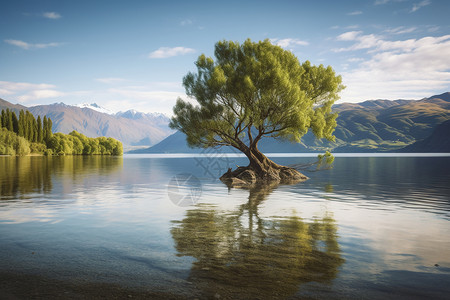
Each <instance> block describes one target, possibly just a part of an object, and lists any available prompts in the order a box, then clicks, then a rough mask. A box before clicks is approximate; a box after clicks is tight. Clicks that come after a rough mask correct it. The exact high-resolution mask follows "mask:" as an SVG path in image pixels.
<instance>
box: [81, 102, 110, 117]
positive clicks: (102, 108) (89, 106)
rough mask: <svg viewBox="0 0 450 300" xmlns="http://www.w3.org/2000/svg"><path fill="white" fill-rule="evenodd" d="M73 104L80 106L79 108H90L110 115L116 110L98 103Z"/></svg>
mask: <svg viewBox="0 0 450 300" xmlns="http://www.w3.org/2000/svg"><path fill="white" fill-rule="evenodd" d="M73 106H76V107H79V108H90V109H92V110H95V111H98V112H101V113H104V114H108V115H114V112H112V111H111V110H109V109H107V108H105V107H102V106H100V105H98V104H97V103H81V104H75V105H73Z"/></svg>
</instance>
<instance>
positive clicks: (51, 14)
mask: <svg viewBox="0 0 450 300" xmlns="http://www.w3.org/2000/svg"><path fill="white" fill-rule="evenodd" d="M42 16H43V17H44V18H47V19H60V18H61V15H60V14H58V13H57V12H54V11H49V12H45V13H43V14H42Z"/></svg>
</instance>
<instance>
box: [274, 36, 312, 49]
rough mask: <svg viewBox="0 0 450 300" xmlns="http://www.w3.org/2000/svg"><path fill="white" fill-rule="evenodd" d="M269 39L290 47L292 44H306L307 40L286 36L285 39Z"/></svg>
mask: <svg viewBox="0 0 450 300" xmlns="http://www.w3.org/2000/svg"><path fill="white" fill-rule="evenodd" d="M270 41H271V42H272V43H273V44H275V45H278V46H280V47H282V48H291V47H294V46H308V45H309V43H308V42H307V41H302V40H299V39H293V38H287V39H270Z"/></svg>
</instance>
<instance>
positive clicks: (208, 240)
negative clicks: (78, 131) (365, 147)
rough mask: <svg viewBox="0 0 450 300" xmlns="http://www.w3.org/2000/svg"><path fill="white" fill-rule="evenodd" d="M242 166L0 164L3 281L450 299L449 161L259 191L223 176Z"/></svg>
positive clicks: (382, 167) (175, 291)
mask: <svg viewBox="0 0 450 300" xmlns="http://www.w3.org/2000/svg"><path fill="white" fill-rule="evenodd" d="M273 160H275V161H276V162H278V163H280V164H284V165H293V164H303V165H307V164H308V163H310V162H313V161H314V160H315V158H314V157H274V158H273ZM245 164H246V159H245V158H242V157H228V156H224V155H220V154H218V155H211V154H208V155H206V156H203V157H196V156H189V157H182V156H180V155H175V156H173V155H172V156H164V155H153V156H152V155H125V156H124V157H120V158H119V157H17V158H15V157H13V158H11V157H0V188H1V190H0V191H1V193H0V194H1V198H0V273H1V274H3V276H4V278H10V277H8V276H9V275H11V274H12V275H14V276H16V275H17V276H39V278H46V280H48V282H52V280H55V282H56V281H57V282H63V283H69V284H78V285H81V286H82V285H83V284H86V285H88V284H96V283H98V284H104V285H105V286H107V285H113V286H120V287H123V288H126V289H128V290H129V291H152V292H158V293H161V295H167V296H172V297H174V298H188V299H194V298H199V299H211V298H215V299H286V298H290V299H292V298H308V299H311V298H312V299H330V298H331V299H340V298H342V299H349V298H352V299H354V298H358V299H386V298H394V299H430V298H433V299H448V297H449V294H450V157H448V156H447V157H445V156H444V157H440V156H436V157H427V156H402V157H386V156H381V157H369V156H367V155H366V157H351V156H349V155H347V156H345V155H344V156H340V157H336V160H335V163H334V167H333V168H332V169H329V170H321V171H316V170H315V169H314V167H310V168H308V169H306V170H305V171H304V173H305V174H306V175H307V176H309V177H310V179H309V180H307V181H305V182H302V183H297V184H294V185H281V186H278V187H274V186H270V185H266V186H263V187H258V188H253V189H250V190H248V189H229V188H227V186H225V185H224V184H223V183H221V182H220V181H218V180H217V178H218V177H219V176H220V175H221V174H222V173H224V172H225V171H226V169H227V168H228V167H235V165H245ZM5 274H6V275H5ZM15 278H20V277H15ZM0 286H1V285H0ZM27 288H30V287H28V286H27V282H25V283H24V285H23V289H25V290H26V289H27ZM33 289H34V290H35V293H36V295H38V294H39V295H41V296H42V295H44V296H43V298H45V293H44V294H42V293H43V291H40V290H39V286H34V287H33ZM130 293H131V292H130ZM101 294H102V291H99V292H98V294H97V295H100V296H101ZM137 295H139V294H137ZM130 296H132V295H130Z"/></svg>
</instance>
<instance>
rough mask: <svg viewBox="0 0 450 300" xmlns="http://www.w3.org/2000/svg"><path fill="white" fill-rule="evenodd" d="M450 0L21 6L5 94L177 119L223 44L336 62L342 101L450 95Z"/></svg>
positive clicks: (4, 42)
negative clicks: (190, 76)
mask: <svg viewBox="0 0 450 300" xmlns="http://www.w3.org/2000/svg"><path fill="white" fill-rule="evenodd" d="M449 13H450V1H445V0H442V1H438V0H370V1H362V0H359V1H345V0H343V1H320V0H316V1H282V0H278V1H244V0H241V1H139V0H134V1H112V0H111V1H80V0H78V1H66V0H54V1H21V0H12V1H8V0H6V1H5V0H3V1H2V5H1V10H0V98H3V99H5V100H8V101H10V102H13V103H20V104H23V105H26V106H33V105H37V104H49V103H54V102H64V103H66V104H77V103H84V102H89V103H91V102H96V103H98V104H99V105H102V106H104V107H106V108H109V109H111V110H113V111H120V110H127V109H132V108H133V109H136V110H139V111H144V112H163V113H166V114H170V113H171V110H172V106H173V105H174V103H175V101H176V99H177V97H184V88H183V87H182V85H181V81H182V78H183V76H184V75H185V74H186V73H187V72H189V71H194V70H195V66H194V61H195V60H196V58H197V57H198V56H199V55H200V54H202V53H205V54H206V55H208V56H212V55H213V51H214V44H215V43H216V42H217V41H219V40H223V39H226V40H233V41H239V42H242V41H244V40H245V39H247V38H250V39H252V40H254V41H259V40H264V39H271V40H272V42H273V43H276V44H278V45H280V46H281V47H283V48H285V49H287V50H290V51H292V52H293V53H294V54H295V55H296V56H297V57H298V58H299V60H300V61H301V62H303V61H305V60H310V61H311V62H312V63H313V64H324V65H331V66H332V67H333V68H334V69H335V71H336V72H337V73H338V74H340V75H342V77H343V81H344V84H345V85H346V86H347V88H346V90H345V91H344V92H342V94H341V100H340V102H360V101H364V100H369V99H399V98H403V99H420V98H423V97H427V96H431V95H433V94H438V93H442V92H446V91H450V21H449V20H450V18H449V17H448V15H449Z"/></svg>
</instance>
